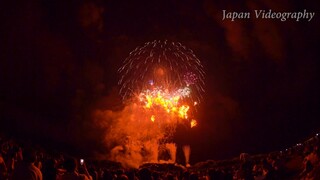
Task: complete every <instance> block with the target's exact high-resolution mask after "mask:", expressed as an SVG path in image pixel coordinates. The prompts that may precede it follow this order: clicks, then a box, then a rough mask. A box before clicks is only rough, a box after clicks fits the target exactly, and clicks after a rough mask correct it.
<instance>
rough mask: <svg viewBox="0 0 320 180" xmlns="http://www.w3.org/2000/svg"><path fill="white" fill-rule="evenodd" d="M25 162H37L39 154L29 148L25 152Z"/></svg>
mask: <svg viewBox="0 0 320 180" xmlns="http://www.w3.org/2000/svg"><path fill="white" fill-rule="evenodd" d="M22 154H23V161H24V162H27V163H34V162H35V161H36V160H37V154H36V151H35V150H34V149H31V148H28V149H25V150H24V151H23V152H22Z"/></svg>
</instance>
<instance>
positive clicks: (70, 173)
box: [57, 158, 92, 180]
mask: <svg viewBox="0 0 320 180" xmlns="http://www.w3.org/2000/svg"><path fill="white" fill-rule="evenodd" d="M77 165H78V163H77V161H76V159H75V158H66V160H65V161H64V168H65V170H66V172H65V173H64V174H63V175H61V176H60V177H58V178H57V179H58V180H80V179H81V180H92V177H91V176H90V174H89V172H88V170H87V167H86V164H85V162H84V160H83V159H80V165H81V166H80V167H78V166H77ZM80 171H81V172H82V173H79V172H80Z"/></svg>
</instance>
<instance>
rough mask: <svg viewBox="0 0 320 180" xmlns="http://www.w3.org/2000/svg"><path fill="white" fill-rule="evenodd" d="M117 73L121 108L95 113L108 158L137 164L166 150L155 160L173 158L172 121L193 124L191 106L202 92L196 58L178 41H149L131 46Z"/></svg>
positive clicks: (198, 99) (126, 163)
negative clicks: (103, 137)
mask: <svg viewBox="0 0 320 180" xmlns="http://www.w3.org/2000/svg"><path fill="white" fill-rule="evenodd" d="M119 73H120V76H121V78H120V80H119V85H120V86H121V88H120V95H121V96H122V98H123V102H124V105H125V107H124V109H123V110H121V111H118V112H115V111H110V110H106V111H96V114H95V117H96V121H97V122H98V123H100V124H101V125H102V126H103V127H105V128H106V129H107V132H106V138H105V140H106V144H107V146H108V147H109V148H110V149H112V150H111V153H110V155H109V159H110V160H113V161H117V162H120V163H121V164H122V165H123V166H124V167H135V168H137V167H139V165H141V164H143V163H147V162H153V163H157V162H159V160H160V159H159V157H160V156H159V152H160V153H161V152H169V155H170V160H169V161H164V160H161V161H160V162H170V163H175V161H176V151H177V147H176V145H175V144H174V143H171V142H172V137H173V134H174V133H175V130H176V127H177V124H183V125H185V126H187V127H190V128H192V127H195V126H196V125H197V121H196V120H195V118H194V116H195V108H196V106H197V105H198V103H199V102H200V101H201V97H202V95H201V94H202V93H203V92H204V89H203V86H204V71H203V67H202V65H201V63H200V60H199V59H198V58H196V56H195V55H194V54H193V52H192V50H190V49H187V48H186V47H185V46H183V45H181V44H180V43H174V42H171V43H170V42H167V41H164V42H161V41H153V42H151V43H145V44H144V46H143V47H138V48H136V49H135V50H134V51H132V52H131V53H130V55H129V57H128V58H126V60H125V61H124V63H123V66H122V67H121V68H120V69H119ZM168 142H170V143H168ZM163 148H164V149H163ZM159 149H161V150H160V151H159Z"/></svg>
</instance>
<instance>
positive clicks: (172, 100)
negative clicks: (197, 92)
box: [139, 90, 197, 128]
mask: <svg viewBox="0 0 320 180" xmlns="http://www.w3.org/2000/svg"><path fill="white" fill-rule="evenodd" d="M182 96H183V95H180V94H177V93H174V95H171V94H170V93H168V91H165V92H163V91H161V90H153V91H146V92H145V93H140V95H139V100H140V102H141V103H142V106H143V108H144V109H145V110H146V112H147V114H148V112H150V113H151V115H150V120H151V121H152V122H155V114H158V117H159V114H161V115H160V116H162V117H163V116H164V114H167V115H168V116H166V117H165V119H163V118H162V119H159V120H158V121H162V122H159V123H164V122H165V123H168V124H169V123H176V119H177V118H178V121H179V120H184V121H188V112H189V109H190V107H189V105H187V104H184V103H181V100H182ZM196 104H197V103H196V102H194V105H196ZM196 125H197V121H196V120H194V119H193V120H192V121H190V126H191V128H192V127H194V126H196Z"/></svg>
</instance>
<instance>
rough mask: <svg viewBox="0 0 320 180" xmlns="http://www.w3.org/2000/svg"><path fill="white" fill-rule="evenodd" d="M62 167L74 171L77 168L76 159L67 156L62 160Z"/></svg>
mask: <svg viewBox="0 0 320 180" xmlns="http://www.w3.org/2000/svg"><path fill="white" fill-rule="evenodd" d="M64 168H65V169H66V170H67V172H74V171H75V170H76V168H77V161H76V159H75V158H72V157H68V158H66V160H65V161H64Z"/></svg>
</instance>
